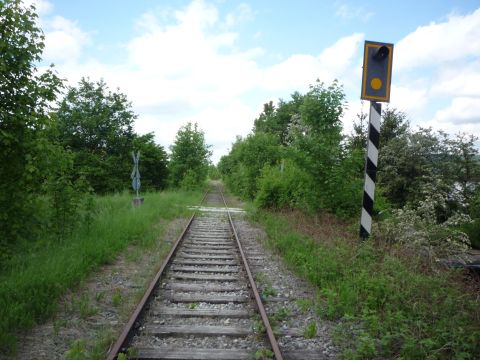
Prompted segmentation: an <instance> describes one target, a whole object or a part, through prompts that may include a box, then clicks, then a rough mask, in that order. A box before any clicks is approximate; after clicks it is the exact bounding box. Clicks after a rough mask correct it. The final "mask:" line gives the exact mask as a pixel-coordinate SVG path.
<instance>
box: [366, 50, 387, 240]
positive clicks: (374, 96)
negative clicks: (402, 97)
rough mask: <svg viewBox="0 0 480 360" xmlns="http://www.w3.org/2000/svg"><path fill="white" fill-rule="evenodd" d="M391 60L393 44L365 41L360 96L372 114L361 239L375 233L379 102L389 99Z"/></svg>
mask: <svg viewBox="0 0 480 360" xmlns="http://www.w3.org/2000/svg"><path fill="white" fill-rule="evenodd" d="M392 60H393V44H387V43H379V42H374V41H365V48H364V56H363V76H362V95H361V98H362V99H363V100H370V115H369V121H368V142H367V156H366V159H365V182H364V186H363V202H362V214H361V216H360V237H361V238H362V239H366V238H368V237H369V236H370V234H371V233H372V215H373V204H374V200H375V181H376V179H377V166H378V149H379V143H380V125H381V116H382V104H381V103H380V102H389V101H390V83H391V79H392Z"/></svg>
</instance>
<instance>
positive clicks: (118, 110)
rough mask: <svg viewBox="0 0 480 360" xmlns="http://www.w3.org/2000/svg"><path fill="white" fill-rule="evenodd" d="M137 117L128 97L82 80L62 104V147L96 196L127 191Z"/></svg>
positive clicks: (60, 106) (60, 132) (60, 123)
mask: <svg viewBox="0 0 480 360" xmlns="http://www.w3.org/2000/svg"><path fill="white" fill-rule="evenodd" d="M136 117H137V116H136V115H135V114H134V112H133V110H132V108H131V103H130V102H129V101H128V100H127V97H126V95H124V94H122V93H120V92H118V91H117V92H112V91H110V90H108V87H107V85H106V84H105V82H104V81H103V80H100V81H98V82H91V81H90V80H89V79H85V78H82V79H81V80H80V82H79V84H78V87H77V88H75V87H70V88H69V89H68V92H67V94H66V96H65V97H64V99H63V100H62V101H61V102H60V104H59V107H58V111H57V119H58V136H59V140H60V143H61V144H62V145H63V146H64V147H65V148H67V149H69V150H71V151H72V152H73V154H74V170H75V171H76V173H77V176H78V177H80V176H85V178H86V179H87V180H88V182H89V183H90V184H91V186H92V187H93V189H94V190H95V191H96V192H98V193H107V192H114V191H120V190H122V189H124V188H126V187H128V185H129V176H128V175H129V174H130V170H131V169H130V168H131V150H132V149H133V140H134V137H135V134H134V132H133V123H134V121H135V119H136Z"/></svg>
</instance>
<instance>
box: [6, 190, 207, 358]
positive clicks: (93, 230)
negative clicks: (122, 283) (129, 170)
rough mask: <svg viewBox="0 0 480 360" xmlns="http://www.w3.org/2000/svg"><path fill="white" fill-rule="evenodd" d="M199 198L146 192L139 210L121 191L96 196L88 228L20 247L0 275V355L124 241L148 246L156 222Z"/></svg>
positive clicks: (197, 194) (156, 234)
mask: <svg viewBox="0 0 480 360" xmlns="http://www.w3.org/2000/svg"><path fill="white" fill-rule="evenodd" d="M201 196H202V194H201V193H200V192H181V191H177V192H162V193H148V194H145V195H144V198H145V203H144V205H142V206H141V207H139V208H133V207H132V205H131V199H132V197H131V195H129V194H126V193H125V194H118V195H111V196H104V197H97V198H96V199H95V206H94V209H95V215H94V221H93V222H92V223H91V224H90V225H89V228H87V226H81V227H79V228H77V229H76V231H75V232H74V233H73V234H72V235H71V236H70V237H69V238H68V239H66V240H63V241H58V240H55V239H48V238H43V239H42V240H41V241H39V242H37V243H34V244H29V246H28V247H27V246H25V245H23V246H19V247H18V248H17V249H16V252H15V254H16V255H14V257H13V258H12V259H11V260H10V261H9V263H8V264H7V267H5V269H6V270H4V271H3V272H1V273H0V353H3V352H7V351H8V352H11V351H12V350H13V348H14V346H15V341H16V340H15V333H16V332H17V331H19V330H23V329H28V328H29V327H31V326H33V325H34V324H36V323H39V322H41V321H43V320H45V319H46V318H48V317H49V316H50V315H51V314H52V313H53V312H54V311H55V310H56V306H57V302H58V299H59V298H60V297H61V296H62V295H63V294H64V293H65V291H66V290H67V289H70V288H74V287H75V286H77V285H78V284H79V283H80V282H81V281H82V280H83V279H85V278H86V277H87V276H88V275H89V274H90V273H91V272H92V271H94V270H95V269H97V268H98V267H99V266H101V265H103V264H107V263H109V262H111V261H113V260H114V259H115V257H116V255H117V254H118V253H119V252H120V251H121V250H123V249H125V248H126V247H127V246H128V245H129V244H135V245H139V246H141V247H148V246H151V245H152V244H153V243H155V240H156V239H158V237H159V235H161V233H162V232H163V230H164V229H163V228H162V227H161V226H159V224H158V223H159V220H160V219H165V220H170V219H174V218H176V217H180V216H185V215H187V213H189V212H190V211H189V210H188V209H187V205H196V204H198V203H199V201H200V199H201Z"/></svg>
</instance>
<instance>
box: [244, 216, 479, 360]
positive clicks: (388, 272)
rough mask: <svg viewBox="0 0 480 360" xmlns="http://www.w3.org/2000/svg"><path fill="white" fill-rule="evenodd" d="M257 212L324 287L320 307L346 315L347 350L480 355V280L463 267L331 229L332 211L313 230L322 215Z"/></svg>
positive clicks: (276, 245)
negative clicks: (450, 267)
mask: <svg viewBox="0 0 480 360" xmlns="http://www.w3.org/2000/svg"><path fill="white" fill-rule="evenodd" d="M251 217H252V219H253V220H255V221H257V222H259V223H260V224H262V225H263V227H264V228H265V229H266V232H267V235H268V240H267V242H268V244H269V246H271V247H272V248H273V249H275V251H277V252H278V253H279V254H281V255H282V257H283V258H284V260H285V262H286V263H287V264H288V265H289V266H290V267H291V268H292V269H293V270H294V271H296V272H297V273H298V274H299V275H301V276H302V277H304V278H306V279H308V280H309V281H310V282H311V283H312V284H313V285H314V286H315V287H316V288H317V289H318V301H317V303H316V304H315V306H316V310H317V311H318V313H319V315H320V316H322V317H323V318H326V319H332V320H340V321H339V323H340V325H338V326H337V328H336V331H335V341H336V343H337V344H338V345H339V346H341V347H342V348H343V356H344V358H347V359H350V358H360V359H362V358H379V359H385V358H397V359H427V358H428V359H437V358H439V359H478V358H480V301H479V294H478V288H477V290H476V291H477V292H475V290H472V289H471V288H470V289H469V288H468V287H467V285H466V283H465V279H464V278H463V276H464V275H462V273H460V272H458V271H443V270H442V271H438V270H437V271H434V270H432V268H431V267H430V266H428V264H425V263H424V262H423V260H422V259H421V258H420V257H418V256H412V254H411V253H408V252H407V251H406V250H405V249H401V248H396V247H386V246H380V245H379V244H375V243H374V242H373V241H372V240H370V241H366V242H364V243H360V242H359V241H357V239H356V237H355V236H353V235H351V234H350V236H338V232H336V234H334V235H332V234H331V233H330V234H326V233H325V232H324V231H322V227H325V228H327V227H330V228H331V227H332V226H337V227H339V226H341V224H340V222H339V223H338V224H333V225H332V223H331V220H332V219H331V218H330V219H327V221H325V220H324V221H323V222H322V221H320V223H319V224H318V225H316V230H315V229H313V230H312V226H311V224H313V223H314V222H315V221H314V219H304V220H303V221H298V220H299V219H298V214H297V215H296V216H293V215H292V214H288V213H286V214H279V213H270V212H265V211H256V210H253V211H252V212H251ZM302 217H303V215H302ZM335 221H336V220H334V222H335ZM302 223H303V225H304V226H302ZM307 227H309V228H308V229H307ZM347 232H348V231H345V233H347ZM350 232H351V231H350ZM307 233H309V235H307Z"/></svg>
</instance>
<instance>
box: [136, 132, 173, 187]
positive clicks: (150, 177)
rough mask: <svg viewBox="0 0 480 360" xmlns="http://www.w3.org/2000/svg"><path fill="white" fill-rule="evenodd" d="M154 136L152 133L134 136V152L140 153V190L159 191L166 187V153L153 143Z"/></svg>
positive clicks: (161, 147)
mask: <svg viewBox="0 0 480 360" xmlns="http://www.w3.org/2000/svg"><path fill="white" fill-rule="evenodd" d="M154 136H155V135H154V134H153V133H148V134H145V135H136V136H135V139H134V140H133V144H134V148H135V152H136V151H140V162H139V170H140V175H141V179H142V189H155V190H161V189H164V188H165V187H166V186H167V178H168V171H167V163H168V161H167V153H166V152H165V150H164V149H163V146H161V145H157V144H156V143H155V141H154V140H153V138H154Z"/></svg>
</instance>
